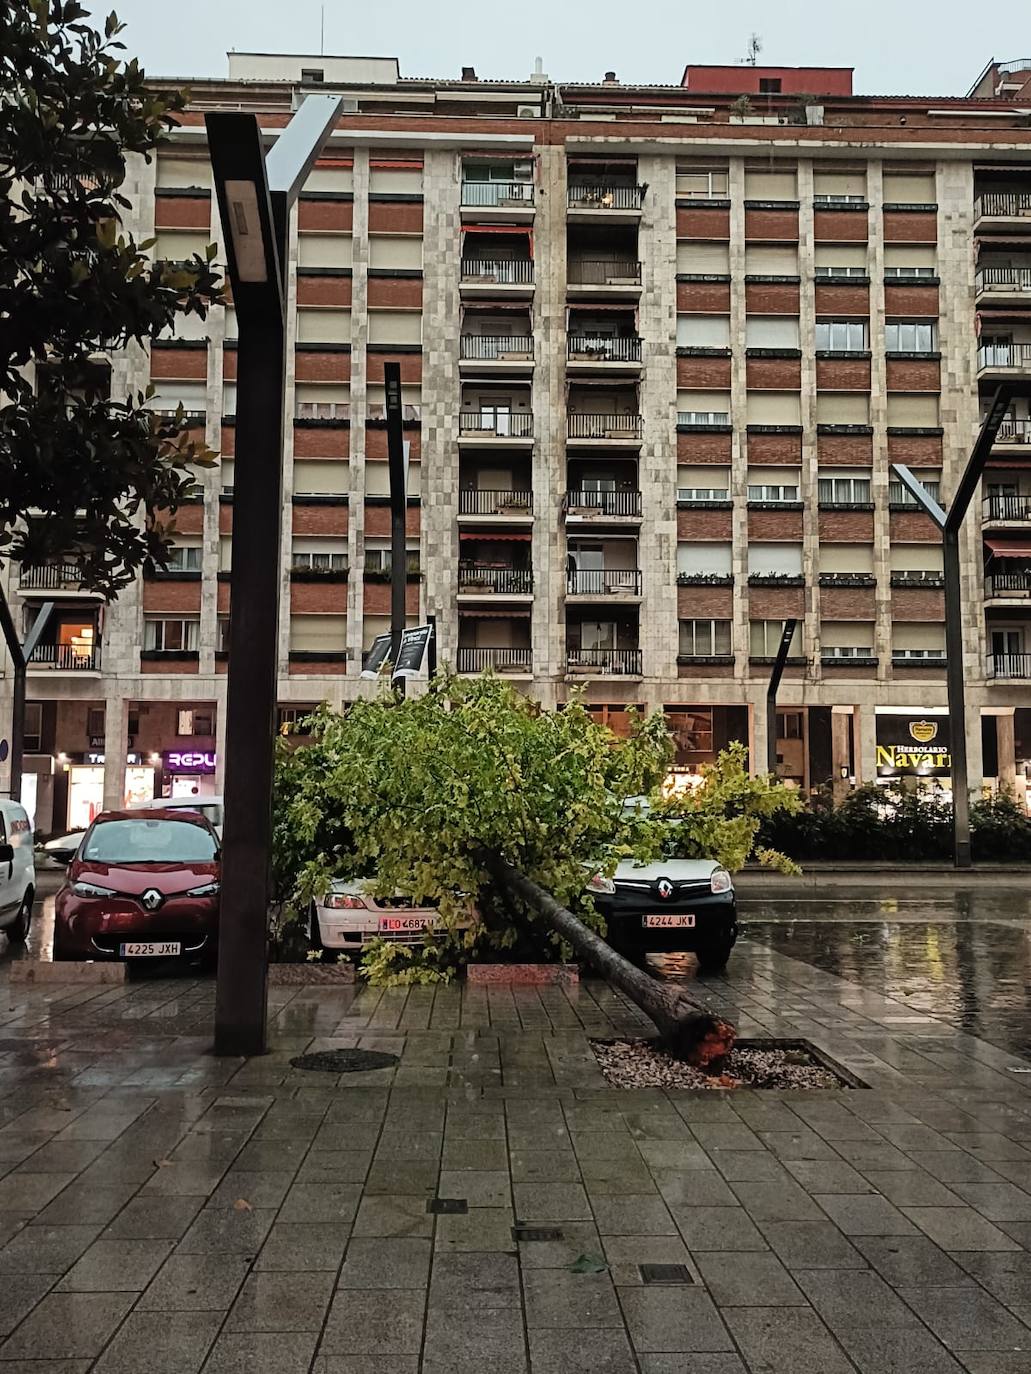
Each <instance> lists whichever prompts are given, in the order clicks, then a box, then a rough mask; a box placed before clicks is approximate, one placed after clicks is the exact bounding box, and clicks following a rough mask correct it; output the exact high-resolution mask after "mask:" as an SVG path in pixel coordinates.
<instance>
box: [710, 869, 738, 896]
mask: <svg viewBox="0 0 1031 1374" xmlns="http://www.w3.org/2000/svg"><path fill="white" fill-rule="evenodd" d="M709 886H710V887H711V888H712V890H713V892H729V891H730V890H731V889H732V888H733V886H734V884H733V883H732V882H731V880H730V874H729V873H728V872H727V870H726V869H725V868H717V869H714V870H713V874H712V877H711V878H710V879H709Z"/></svg>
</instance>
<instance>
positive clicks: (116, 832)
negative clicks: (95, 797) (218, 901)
mask: <svg viewBox="0 0 1031 1374" xmlns="http://www.w3.org/2000/svg"><path fill="white" fill-rule="evenodd" d="M215 853H216V846H215V838H214V836H213V835H212V834H211V832H210V831H209V830H207V829H206V828H205V827H204V826H202V825H196V824H195V823H194V822H192V821H186V820H183V821H175V820H160V821H159V820H138V821H135V820H133V821H129V820H126V821H101V822H100V823H99V824H98V825H94V827H93V829H92V830H91V831H90V833H89V835H88V837H87V839H86V843H85V845H84V846H83V851H82V857H83V858H84V859H91V860H93V861H94V862H96V863H105V864H180V863H210V862H211V860H212V859H214V857H215Z"/></svg>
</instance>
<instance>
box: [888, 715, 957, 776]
mask: <svg viewBox="0 0 1031 1374" xmlns="http://www.w3.org/2000/svg"><path fill="white" fill-rule="evenodd" d="M951 770H952V755H951V753H950V752H949V721H948V717H947V716H878V717H877V772H878V773H879V774H880V775H881V776H882V777H921V778H947V777H948V776H949V774H950V772H951Z"/></svg>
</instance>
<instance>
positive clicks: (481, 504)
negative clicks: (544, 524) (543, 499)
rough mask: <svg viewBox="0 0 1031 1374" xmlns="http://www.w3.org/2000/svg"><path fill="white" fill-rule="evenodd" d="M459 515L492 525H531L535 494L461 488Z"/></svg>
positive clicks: (528, 491)
mask: <svg viewBox="0 0 1031 1374" xmlns="http://www.w3.org/2000/svg"><path fill="white" fill-rule="evenodd" d="M458 514H459V518H461V517H462V516H466V517H473V518H474V519H481V520H485V521H489V522H490V523H491V524H505V523H515V524H520V525H525V524H529V522H530V521H531V520H532V519H533V492H532V491H530V490H525V491H502V490H491V489H484V488H482V487H460V488H459V492H458Z"/></svg>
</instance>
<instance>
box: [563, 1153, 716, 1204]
mask: <svg viewBox="0 0 1031 1374" xmlns="http://www.w3.org/2000/svg"><path fill="white" fill-rule="evenodd" d="M580 1170H581V1173H582V1174H583V1180H584V1183H585V1184H586V1185H587V1189H588V1192H590V1193H591V1194H592V1195H597V1196H598V1197H606V1196H609V1197H611V1196H614V1195H618V1194H620V1193H650V1192H654V1191H655V1185H656V1180H655V1178H654V1177H653V1173H652V1171H651V1170H650V1169H649V1168H648V1165H647V1164H646V1163H645V1162H644V1160H643V1159H637V1160H634V1159H584V1160H582V1161H581V1163H580ZM670 1172H671V1171H670V1170H668V1169H657V1170H655V1173H657V1174H664V1175H668V1174H669V1173H670ZM706 1172H714V1171H711V1170H710V1171H706ZM676 1176H677V1177H678V1178H680V1177H687V1175H686V1174H680V1173H677V1175H676Z"/></svg>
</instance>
